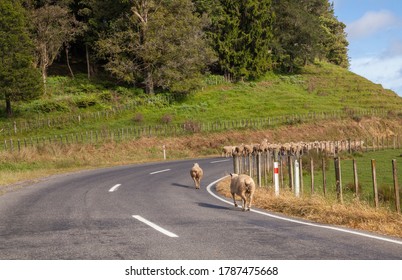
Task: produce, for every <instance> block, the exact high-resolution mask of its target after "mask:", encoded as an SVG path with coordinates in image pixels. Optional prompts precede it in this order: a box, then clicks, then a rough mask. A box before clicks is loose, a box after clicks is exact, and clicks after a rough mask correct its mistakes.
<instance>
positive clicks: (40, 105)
mask: <svg viewBox="0 0 402 280" xmlns="http://www.w3.org/2000/svg"><path fill="white" fill-rule="evenodd" d="M25 111H28V112H35V113H50V112H70V108H69V107H68V105H67V104H66V103H64V102H62V101H56V100H35V101H33V102H32V103H31V104H29V106H27V107H26V109H25Z"/></svg>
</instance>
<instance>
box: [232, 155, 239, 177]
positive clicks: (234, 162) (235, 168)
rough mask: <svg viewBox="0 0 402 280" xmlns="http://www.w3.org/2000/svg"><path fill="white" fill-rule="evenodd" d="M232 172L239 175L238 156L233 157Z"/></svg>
mask: <svg viewBox="0 0 402 280" xmlns="http://www.w3.org/2000/svg"><path fill="white" fill-rule="evenodd" d="M233 172H234V173H235V174H239V173H240V171H239V156H238V155H233Z"/></svg>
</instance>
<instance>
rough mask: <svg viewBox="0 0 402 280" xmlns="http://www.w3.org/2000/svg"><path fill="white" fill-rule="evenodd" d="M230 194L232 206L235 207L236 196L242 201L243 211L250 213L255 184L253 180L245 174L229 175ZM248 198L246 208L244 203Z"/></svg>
mask: <svg viewBox="0 0 402 280" xmlns="http://www.w3.org/2000/svg"><path fill="white" fill-rule="evenodd" d="M230 177H231V180H230V193H231V194H232V197H233V202H234V206H235V207H237V202H236V194H237V195H238V196H240V197H241V199H242V201H243V207H242V210H243V211H246V210H247V211H250V208H251V202H252V200H253V196H254V192H255V183H254V180H253V178H251V177H250V176H248V175H245V174H240V175H239V174H232V173H231V174H230ZM247 198H248V206H247V209H246V203H247Z"/></svg>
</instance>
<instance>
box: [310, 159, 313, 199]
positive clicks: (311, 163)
mask: <svg viewBox="0 0 402 280" xmlns="http://www.w3.org/2000/svg"><path fill="white" fill-rule="evenodd" d="M310 174H311V194H314V162H313V158H310Z"/></svg>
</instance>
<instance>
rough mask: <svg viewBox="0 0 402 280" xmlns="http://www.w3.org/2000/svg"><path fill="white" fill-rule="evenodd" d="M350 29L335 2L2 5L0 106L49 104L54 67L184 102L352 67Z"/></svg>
mask: <svg viewBox="0 0 402 280" xmlns="http://www.w3.org/2000/svg"><path fill="white" fill-rule="evenodd" d="M345 27H346V26H345V24H343V23H342V22H340V21H339V20H338V19H337V18H336V16H335V14H334V7H333V4H331V3H330V2H329V0H2V1H1V3H0V60H1V63H0V98H2V99H3V100H5V103H6V112H7V114H8V115H11V114H12V109H11V102H14V101H20V100H28V99H32V98H35V97H38V96H40V95H42V94H46V79H47V75H48V74H47V73H48V69H49V67H50V66H51V65H52V64H53V63H54V62H55V60H57V59H59V60H61V57H62V58H63V60H64V61H63V63H65V64H66V65H67V67H68V69H69V72H70V75H71V76H72V77H74V71H73V70H72V67H71V65H70V60H71V59H72V58H77V57H80V58H82V60H83V61H85V65H86V72H87V75H88V78H89V79H90V78H92V77H93V76H95V75H96V74H97V71H100V70H99V69H102V70H105V72H106V73H108V74H109V75H110V76H111V77H113V78H114V79H115V80H116V81H119V82H123V83H125V84H127V85H131V86H135V87H140V88H143V89H144V90H145V92H146V93H149V94H153V93H154V92H155V91H156V90H168V91H171V92H178V93H187V92H190V91H191V90H193V89H196V88H197V87H199V86H200V84H201V82H200V81H201V79H202V77H203V75H205V74H206V73H213V74H218V75H225V77H227V78H228V79H230V80H233V81H240V80H255V79H258V78H260V77H261V76H263V75H264V74H266V73H267V72H268V71H283V72H289V73H292V72H295V71H297V69H299V68H300V67H302V66H303V65H305V64H307V63H311V62H313V61H314V60H315V59H320V60H326V61H328V62H330V63H334V64H336V65H339V66H341V67H345V68H346V67H348V66H349V60H348V56H347V47H348V42H347V39H346V33H345Z"/></svg>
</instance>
